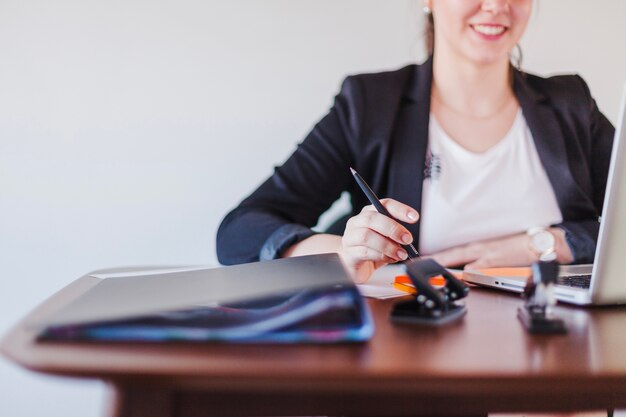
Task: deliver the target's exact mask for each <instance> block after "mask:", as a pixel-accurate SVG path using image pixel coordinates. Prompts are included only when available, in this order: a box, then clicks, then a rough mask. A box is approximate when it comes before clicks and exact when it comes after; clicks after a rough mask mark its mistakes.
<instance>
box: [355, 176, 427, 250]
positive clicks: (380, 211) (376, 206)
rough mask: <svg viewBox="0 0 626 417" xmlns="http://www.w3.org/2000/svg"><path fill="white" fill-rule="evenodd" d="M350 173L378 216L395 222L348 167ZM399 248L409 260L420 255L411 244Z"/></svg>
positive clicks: (374, 195) (361, 179) (362, 181)
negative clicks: (382, 215)
mask: <svg viewBox="0 0 626 417" xmlns="http://www.w3.org/2000/svg"><path fill="white" fill-rule="evenodd" d="M350 172H352V176H354V179H355V180H356V183H357V184H359V187H361V190H363V193H364V194H365V197H367V199H368V200H369V201H370V203H372V205H373V206H374V207H375V208H376V210H377V211H378V212H379V213H380V214H384V215H385V216H387V217H389V218H390V219H394V220H396V219H395V218H394V217H393V216H392V215H391V213H389V211H387V209H386V208H385V206H383V204H382V203H381V202H380V200H379V199H378V197H376V194H374V191H372V189H371V188H370V186H369V185H367V183H366V182H365V180H364V179H363V178H362V177H361V176H360V175H359V173H358V172H356V171H355V170H354V168H352V167H350ZM401 246H402V248H404V250H405V251H406V253H407V255H408V256H409V258H411V259H412V258H418V257H419V256H420V254H419V253H417V250H416V249H415V246H413V244H412V243H409V244H408V245H401Z"/></svg>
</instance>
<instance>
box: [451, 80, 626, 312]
mask: <svg viewBox="0 0 626 417" xmlns="http://www.w3.org/2000/svg"><path fill="white" fill-rule="evenodd" d="M619 114H620V116H619V121H618V124H617V129H616V130H615V139H614V142H613V150H612V154H611V163H610V166H609V176H608V179H607V188H606V194H605V196H604V208H603V210H602V217H601V219H602V221H601V224H600V232H599V234H598V243H597V246H596V255H595V258H594V262H593V264H592V265H562V266H561V267H560V271H559V281H558V282H559V284H557V285H556V286H555V294H556V298H557V300H559V301H562V302H566V303H571V304H578V305H605V304H624V303H626V86H625V87H624V93H623V96H622V101H621V109H620V113H619ZM463 278H464V279H465V281H467V282H470V283H473V284H478V285H481V286H486V287H491V288H497V289H501V290H507V291H514V292H522V291H523V290H524V287H525V285H526V278H525V277H514V276H493V275H486V274H483V273H480V272H478V271H465V272H464V273H463Z"/></svg>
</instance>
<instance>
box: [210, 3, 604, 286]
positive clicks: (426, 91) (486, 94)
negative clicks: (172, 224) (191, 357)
mask: <svg viewBox="0 0 626 417" xmlns="http://www.w3.org/2000/svg"><path fill="white" fill-rule="evenodd" d="M532 6H533V2H532V0H424V12H425V13H426V14H427V18H428V20H429V21H430V22H431V23H432V24H433V28H434V31H433V35H434V39H435V40H436V41H435V43H434V48H433V49H432V51H431V55H430V57H429V58H428V59H427V60H426V61H425V62H424V63H422V64H420V65H410V66H407V67H404V68H401V69H399V70H395V71H389V72H383V73H376V74H362V75H356V76H351V77H348V78H347V79H346V80H345V82H344V84H343V86H342V89H341V91H340V93H339V95H338V96H337V97H336V100H335V105H334V106H333V108H332V109H331V110H330V112H329V113H328V115H326V117H324V118H323V119H322V120H321V121H320V122H319V123H318V124H317V125H316V126H315V127H314V129H313V130H312V132H311V133H310V134H309V135H308V136H307V137H306V139H305V140H304V141H303V142H302V143H301V144H300V146H299V147H298V149H297V150H296V151H295V152H294V153H293V154H292V155H291V157H290V158H289V159H288V160H287V161H286V162H285V163H284V164H283V165H282V166H280V167H278V168H277V169H276V171H275V173H274V175H272V176H271V177H270V178H269V179H268V180H267V181H266V182H265V183H263V184H262V185H261V186H260V187H259V188H258V189H257V190H256V191H254V192H253V193H252V194H251V195H250V196H248V197H247V198H246V199H245V200H244V201H243V202H242V203H241V204H240V205H239V206H238V207H236V208H235V209H234V210H233V211H231V212H230V213H229V214H228V215H227V216H226V218H225V219H224V220H223V222H222V224H221V226H220V229H219V231H218V236H217V251H218V257H219V259H220V261H221V262H222V263H226V264H231V263H239V262H249V261H255V260H259V259H271V258H275V257H281V256H283V257H284V256H298V255H304V254H311V253H321V252H338V253H339V254H340V255H341V257H342V259H343V261H344V263H345V264H346V266H347V267H348V268H349V270H350V271H351V272H352V274H353V278H354V280H355V281H357V282H364V281H366V280H367V279H368V278H369V276H370V275H371V273H372V272H373V271H374V270H375V269H376V268H378V267H380V266H382V265H384V264H387V263H392V262H397V261H402V260H404V259H406V258H407V253H406V252H405V250H404V249H403V247H402V245H406V244H407V242H411V241H414V243H415V246H418V245H419V252H420V253H421V254H422V255H425V256H428V257H433V258H434V259H436V260H437V261H438V262H440V263H441V264H443V265H446V266H465V267H467V268H480V267H494V266H518V265H529V264H531V263H533V262H535V261H537V260H538V259H546V260H547V259H557V260H558V261H559V262H560V263H572V262H574V263H587V262H591V261H592V259H593V255H594V252H595V243H596V239H597V233H598V215H599V213H600V212H601V209H602V204H603V197H604V189H605V185H606V179H607V170H608V164H609V157H610V152H611V144H612V138H613V132H614V129H613V126H612V125H611V123H610V122H609V121H608V120H607V119H606V118H605V117H604V115H603V114H602V113H601V112H600V111H599V110H598V108H597V107H596V104H595V101H594V100H593V99H592V97H591V94H590V92H589V89H588V87H587V84H586V83H585V82H584V81H583V80H582V79H581V78H580V77H578V76H555V77H550V78H542V77H539V76H535V75H532V74H529V73H525V72H522V71H520V70H519V69H516V68H514V67H513V66H512V65H511V63H510V58H509V57H510V55H511V52H512V50H513V49H514V48H515V46H516V45H517V44H518V42H519V41H520V39H521V38H522V35H523V34H524V32H525V30H526V27H527V24H528V20H529V16H530V13H531V10H532ZM350 166H352V167H354V168H355V169H356V170H357V171H358V172H359V173H361V175H362V176H363V177H364V178H365V180H366V181H367V182H368V183H369V184H371V185H372V188H373V189H374V192H375V193H376V194H377V195H379V196H381V197H383V196H384V197H387V198H386V199H384V200H383V204H384V205H385V206H386V208H387V209H388V211H389V212H390V213H391V215H392V216H393V217H394V219H391V218H389V217H386V216H384V215H381V214H379V213H378V212H377V211H376V210H375V209H374V208H373V207H372V206H370V205H367V201H366V200H365V199H364V197H363V195H362V194H361V192H360V190H359V189H358V188H357V187H356V184H354V182H353V180H352V178H351V175H350V171H349V167H350ZM344 191H347V192H348V193H349V194H350V197H351V203H352V211H351V213H350V214H349V215H348V216H347V218H345V219H343V220H342V222H340V223H338V224H336V225H334V226H333V227H331V228H330V229H329V230H328V231H327V233H317V232H314V231H313V230H312V229H311V227H312V226H313V225H315V224H316V222H317V219H318V218H319V216H320V215H321V214H322V213H323V212H324V211H325V210H326V209H327V208H328V207H329V206H330V205H331V203H332V202H333V201H335V200H336V199H337V197H338V196H339V195H340V194H341V193H342V192H344ZM363 206H365V207H364V208H363ZM418 219H419V221H418ZM244 236H245V238H244ZM537 241H541V242H544V243H545V242H547V244H544V245H542V246H541V247H537V245H535V244H534V242H537Z"/></svg>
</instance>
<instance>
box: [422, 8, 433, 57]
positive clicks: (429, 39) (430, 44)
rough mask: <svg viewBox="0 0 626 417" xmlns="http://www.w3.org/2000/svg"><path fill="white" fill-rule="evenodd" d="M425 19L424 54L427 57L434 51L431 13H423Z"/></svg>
mask: <svg viewBox="0 0 626 417" xmlns="http://www.w3.org/2000/svg"><path fill="white" fill-rule="evenodd" d="M424 15H425V17H426V30H425V37H426V52H428V55H432V54H433V52H434V51H435V19H434V18H433V14H432V13H425V14H424Z"/></svg>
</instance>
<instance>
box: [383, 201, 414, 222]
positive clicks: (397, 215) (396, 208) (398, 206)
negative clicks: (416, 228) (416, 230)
mask: <svg viewBox="0 0 626 417" xmlns="http://www.w3.org/2000/svg"><path fill="white" fill-rule="evenodd" d="M380 202H381V203H382V204H383V206H385V208H386V209H387V211H389V214H391V215H392V216H393V217H394V219H397V220H400V221H403V222H405V223H415V222H416V221H417V220H418V219H419V217H420V216H419V213H418V212H417V211H416V210H415V209H414V208H413V207H411V206H407V205H406V204H404V203H401V202H399V201H397V200H394V199H392V198H384V199H382V200H380Z"/></svg>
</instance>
